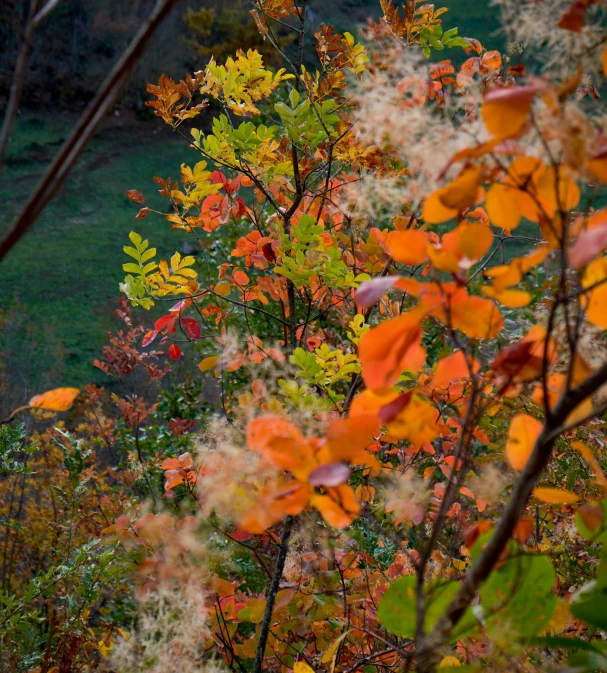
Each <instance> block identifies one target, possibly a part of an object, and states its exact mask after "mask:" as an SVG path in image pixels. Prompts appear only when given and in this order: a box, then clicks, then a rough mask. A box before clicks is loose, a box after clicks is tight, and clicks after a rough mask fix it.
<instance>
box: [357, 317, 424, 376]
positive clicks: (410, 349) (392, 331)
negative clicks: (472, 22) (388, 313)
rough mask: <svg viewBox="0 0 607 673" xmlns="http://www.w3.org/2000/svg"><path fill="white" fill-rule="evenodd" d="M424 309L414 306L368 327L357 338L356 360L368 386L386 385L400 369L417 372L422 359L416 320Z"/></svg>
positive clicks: (420, 333) (419, 332) (400, 372)
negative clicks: (364, 332)
mask: <svg viewBox="0 0 607 673" xmlns="http://www.w3.org/2000/svg"><path fill="white" fill-rule="evenodd" d="M424 314H425V312H424V311H423V310H421V309H419V308H415V309H413V310H411V311H408V312H407V313H403V314H402V315H401V316H399V317H398V318H393V319H392V320H387V321H386V322H383V323H381V324H380V325H378V326H377V327H374V328H373V329H371V330H369V331H368V332H367V333H366V334H365V335H364V336H363V337H362V339H361V341H360V347H359V356H360V361H361V363H362V367H363V379H364V381H365V385H366V386H367V387H368V388H386V387H388V386H390V385H392V384H393V383H394V382H396V381H397V380H398V377H399V376H400V375H401V374H402V372H403V371H404V370H408V371H413V372H417V371H419V370H420V369H421V367H422V366H423V364H424V362H425V361H426V351H425V350H424V348H423V347H422V345H421V341H422V336H423V332H422V329H421V326H420V321H421V319H422V318H423V316H424Z"/></svg>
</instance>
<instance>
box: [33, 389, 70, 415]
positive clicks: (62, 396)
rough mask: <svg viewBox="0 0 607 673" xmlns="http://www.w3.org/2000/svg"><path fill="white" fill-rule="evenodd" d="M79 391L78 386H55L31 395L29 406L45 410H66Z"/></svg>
mask: <svg viewBox="0 0 607 673" xmlns="http://www.w3.org/2000/svg"><path fill="white" fill-rule="evenodd" d="M79 393H80V391H79V390H78V388H55V389H54V390H48V391H47V392H46V393H42V394H41V395H35V396H34V397H32V399H31V400H30V401H29V406H30V407H35V408H36V409H46V410H47V411H67V410H68V409H69V408H70V407H71V406H72V404H74V400H75V399H76V397H77V396H78V395H79Z"/></svg>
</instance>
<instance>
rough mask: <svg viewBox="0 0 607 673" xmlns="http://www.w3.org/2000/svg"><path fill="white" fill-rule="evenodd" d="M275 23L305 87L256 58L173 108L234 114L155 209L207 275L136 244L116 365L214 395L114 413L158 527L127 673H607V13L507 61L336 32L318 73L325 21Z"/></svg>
mask: <svg viewBox="0 0 607 673" xmlns="http://www.w3.org/2000/svg"><path fill="white" fill-rule="evenodd" d="M252 4H253V5H254V8H253V14H254V16H255V20H256V24H257V26H258V29H259V30H260V32H261V33H262V35H263V37H264V38H265V39H266V40H267V41H268V44H270V45H273V46H274V47H277V48H278V51H279V54H281V52H280V45H279V44H277V43H276V38H275V32H274V29H275V28H276V26H277V25H280V26H281V27H282V28H287V27H289V26H290V27H291V28H292V30H293V31H294V35H295V37H296V41H297V44H298V45H299V48H298V50H297V55H296V56H293V58H291V55H290V54H281V56H283V57H284V59H285V60H284V67H283V68H280V69H278V70H274V69H271V68H268V67H267V65H266V64H265V63H264V59H263V58H262V56H261V55H260V54H259V53H258V52H256V51H255V50H253V49H250V50H248V51H247V52H246V53H245V52H244V51H240V50H239V51H238V52H237V53H236V54H235V55H234V56H232V57H229V58H227V59H225V61H224V62H222V63H217V62H216V61H215V60H213V59H211V61H210V62H209V63H208V64H207V65H206V68H204V69H203V70H198V71H197V72H195V73H194V74H193V75H190V74H188V75H186V76H185V78H184V79H183V80H179V81H175V80H174V79H172V78H170V77H168V76H166V75H163V76H162V77H161V79H160V81H159V83H158V86H150V88H149V91H150V93H152V94H153V96H154V97H155V100H154V101H151V102H150V107H151V108H153V109H154V111H155V113H156V114H157V116H158V117H159V118H161V119H162V120H163V121H164V122H165V123H167V124H168V125H169V126H171V128H172V129H173V130H178V131H179V132H180V133H181V132H183V129H182V128H181V127H182V125H183V124H184V123H185V122H187V123H188V124H189V123H190V120H192V119H195V118H196V117H198V116H199V115H201V114H204V115H207V114H209V115H213V112H212V108H211V107H210V106H207V101H208V99H213V100H215V101H216V102H217V103H218V109H221V112H219V113H218V114H217V115H215V116H213V119H212V124H210V125H209V124H205V125H204V127H203V128H206V129H210V130H209V131H208V132H207V131H204V130H201V129H198V128H192V129H191V130H190V132H189V136H188V135H186V136H185V137H186V138H187V142H188V144H189V146H190V149H191V151H192V153H193V155H195V156H196V158H197V161H196V162H195V163H193V165H191V166H188V165H187V164H182V165H181V167H180V171H179V176H178V178H177V179H170V178H162V177H156V178H155V179H154V180H155V183H156V185H157V186H158V187H159V188H160V195H161V197H162V198H164V199H166V203H167V207H166V208H165V209H164V212H163V211H158V210H155V209H152V208H151V207H150V206H148V205H147V202H146V197H145V196H144V194H143V193H142V192H141V191H139V190H129V191H128V192H127V195H128V197H129V198H130V199H131V201H133V202H134V203H137V204H138V206H139V207H140V209H139V212H138V213H137V215H136V220H137V221H138V222H141V221H142V220H144V218H148V217H154V215H160V216H161V218H163V219H164V220H165V221H166V222H167V226H170V227H171V228H172V229H174V230H177V231H178V232H179V234H181V235H187V236H189V237H191V239H192V240H193V244H194V245H196V246H198V247H199V249H200V252H202V253H203V254H201V255H199V257H198V258H196V257H195V256H194V255H186V256H183V255H182V254H180V253H178V252H176V253H174V254H172V255H171V256H170V257H168V259H163V258H162V256H159V255H158V251H157V250H156V249H155V248H154V247H152V246H151V245H150V242H149V241H148V240H146V239H145V238H144V237H143V236H142V235H140V234H138V233H136V232H134V231H132V232H131V233H130V234H129V244H128V245H126V246H125V247H124V253H125V255H126V257H127V259H126V260H125V263H124V265H123V269H124V271H125V272H126V277H125V279H124V282H123V283H121V285H120V289H121V291H122V292H123V294H124V296H125V297H126V299H123V300H122V302H121V305H120V309H119V312H120V313H121V316H122V318H123V320H124V321H125V322H126V324H127V326H128V330H126V331H124V332H122V333H121V334H119V335H117V336H116V337H113V338H112V340H111V346H109V347H108V348H107V349H106V352H105V358H104V362H101V363H98V366H99V367H100V368H101V369H103V371H105V372H106V373H108V374H109V375H111V376H113V377H115V378H116V379H118V380H119V381H120V382H121V384H124V385H127V377H129V376H131V375H132V374H133V373H134V372H135V371H136V370H137V371H145V372H146V373H147V375H148V377H149V378H150V379H151V380H153V381H155V382H157V381H159V380H160V379H161V378H162V377H163V376H164V375H165V373H166V372H167V370H168V369H169V365H168V364H165V363H169V361H172V362H173V363H175V364H173V368H174V371H175V372H176V374H177V377H179V376H180V375H182V376H183V379H182V380H181V381H179V379H177V380H178V384H177V385H174V384H173V388H171V386H169V392H162V393H160V394H159V397H158V400H157V401H155V400H153V399H148V397H145V396H143V395H140V394H136V393H135V392H132V391H131V392H129V394H128V395H127V396H125V397H122V398H119V397H117V396H116V397H114V398H113V399H114V401H115V403H116V405H117V407H118V410H119V411H120V415H121V419H120V420H118V421H116V423H115V428H111V429H110V430H109V432H108V436H110V435H112V436H114V437H117V438H118V439H119V442H118V443H119V444H120V445H121V451H122V453H121V457H122V458H121V460H118V461H116V465H113V466H112V472H111V474H112V475H114V476H115V477H116V478H117V479H119V480H121V482H122V483H123V484H131V485H132V487H133V493H134V494H135V495H136V496H137V503H136V506H134V507H132V508H131V509H130V511H116V514H119V516H116V517H115V520H114V521H112V522H111V523H109V525H108V526H106V527H105V529H104V533H105V534H104V539H105V540H106V542H107V544H108V545H109V546H108V552H107V553H108V554H109V555H110V556H111V557H112V558H113V555H114V554H118V555H119V554H120V553H125V554H128V555H129V558H132V559H133V560H134V561H136V564H135V565H136V573H134V574H133V576H132V579H133V583H134V584H135V585H136V586H137V590H136V591H134V594H133V600H134V602H135V603H136V617H134V618H133V620H132V621H131V623H130V625H129V626H128V628H127V629H126V630H125V633H124V634H120V637H119V638H117V639H116V640H117V641H118V646H116V647H115V650H114V652H113V653H112V656H111V658H110V660H109V663H107V662H106V663H107V665H108V666H110V667H113V669H115V670H118V671H120V673H135V672H140V671H143V670H146V671H152V672H153V673H164V672H165V671H167V670H177V669H178V670H180V671H184V672H187V673H194V672H197V673H200V671H203V670H207V669H208V668H209V667H212V668H213V669H215V668H217V667H224V668H229V669H231V670H233V671H240V673H245V672H247V673H262V671H264V670H271V671H276V672H280V673H290V672H291V671H294V673H312V672H317V673H321V672H322V673H324V672H326V673H356V672H357V671H359V670H364V671H366V672H367V673H375V672H376V671H380V672H381V673H386V672H394V673H396V671H401V670H406V671H408V670H415V671H418V672H419V673H434V672H435V671H436V670H437V669H441V670H442V669H444V670H449V669H452V668H462V670H491V671H496V672H497V671H502V670H520V671H523V670H528V669H529V667H533V668H534V669H542V670H546V671H552V670H555V671H556V670H564V669H566V670H576V671H580V672H581V671H583V672H584V673H586V672H588V673H589V672H590V671H593V670H604V669H607V650H606V649H605V647H604V643H603V642H602V641H601V639H600V632H601V630H604V629H607V620H606V618H605V613H604V601H605V593H606V587H607V555H606V554H605V552H604V550H603V545H604V543H605V541H607V499H606V494H607V479H606V477H605V475H604V465H603V463H604V462H605V440H604V435H605V414H606V413H607V404H606V402H605V392H604V386H605V384H607V357H606V352H605V348H604V345H605V343H606V335H605V330H606V329H607V318H606V316H607V257H606V256H605V250H606V249H607V211H606V210H605V209H604V208H603V207H602V203H603V202H604V201H603V199H604V196H605V195H604V191H605V186H606V185H607V151H606V150H605V147H606V141H605V133H604V128H603V121H604V118H605V109H604V107H603V104H602V102H601V101H600V98H599V97H598V93H597V89H596V87H595V85H594V84H593V81H597V82H598V78H601V81H602V79H603V78H605V77H606V76H607V49H606V48H605V46H604V43H605V34H606V32H607V23H606V21H607V19H606V18H605V15H604V12H602V11H601V10H600V6H599V3H594V2H577V1H575V2H570V0H537V1H536V2H527V1H526V0H499V4H500V5H501V6H503V7H504V9H505V12H504V16H505V20H506V24H507V25H506V28H507V30H508V31H509V32H511V33H512V34H513V35H514V36H515V37H516V38H517V39H519V40H520V43H515V44H513V45H512V48H511V49H510V54H509V55H502V54H500V53H498V52H497V51H494V50H486V49H485V48H484V47H483V45H482V44H481V43H480V42H478V41H477V40H475V39H472V38H470V39H462V38H461V37H459V36H458V35H457V31H456V29H450V30H444V28H443V20H444V19H443V18H442V17H443V15H444V14H445V11H446V10H445V8H438V9H436V8H434V6H432V5H421V4H420V3H419V2H417V1H416V0H410V1H409V2H407V3H406V4H405V5H404V6H403V7H402V8H399V7H397V6H396V5H395V4H394V3H393V2H392V1H391V0H381V5H382V8H383V11H384V15H385V16H384V19H383V20H382V21H381V22H379V23H372V22H371V23H369V24H368V26H367V27H366V38H367V46H365V45H364V44H362V43H360V42H357V40H356V39H355V38H354V36H353V35H351V34H350V33H344V34H338V33H336V32H335V31H334V29H333V28H331V27H329V26H321V27H319V29H318V30H317V31H316V32H315V33H314V36H313V39H314V42H315V49H316V53H317V56H318V65H317V69H316V68H315V69H312V70H310V69H309V68H308V65H307V64H304V62H303V60H302V59H303V55H304V54H305V53H306V50H305V47H306V40H308V39H309V38H310V31H309V30H307V27H309V26H307V22H309V20H310V16H309V14H308V13H307V12H306V11H305V9H306V7H305V2H302V1H301V0H255V2H254V3H252ZM538 17H541V21H542V23H541V25H539V24H537V21H538V20H539V18H538ZM533 21H536V24H533ZM530 26H531V27H532V29H531V28H530ZM555 35H556V36H557V37H556V38H555ZM524 44H527V45H530V46H533V45H538V44H549V45H550V46H551V47H552V48H553V49H552V50H551V52H550V53H549V54H547V53H540V54H539V56H538V58H537V59H536V60H534V61H529V62H528V63H526V64H523V63H521V62H519V61H520V59H518V57H519V56H520V55H521V53H522V46H524ZM446 49H450V50H452V51H450V52H448V54H449V56H450V58H449V59H445V60H443V61H441V62H440V63H433V64H432V65H429V63H428V61H426V60H425V59H426V57H428V56H429V55H431V54H432V53H433V52H441V55H444V54H445V50H446ZM461 50H463V51H461ZM555 54H556V57H555ZM515 56H516V58H514V57H515ZM293 59H295V60H293ZM138 226H145V225H144V224H141V225H138ZM127 301H128V302H130V306H132V307H134V308H136V309H137V310H139V309H142V311H141V313H143V311H144V310H149V309H151V308H152V307H154V306H157V305H160V306H162V307H164V308H163V310H162V313H163V314H162V315H160V316H156V320H155V322H154V324H153V325H152V324H150V325H149V328H148V329H144V328H143V327H141V326H134V325H133V324H132V317H131V313H130V309H129V308H128V307H127ZM195 361H197V362H198V366H197V367H196V366H194V362H195ZM174 380H175V379H174ZM150 392H151V387H150V388H149V389H148V394H149V393H150ZM69 395H70V393H69V392H67V391H66V390H65V389H63V390H60V391H51V392H50V393H49V394H46V395H42V396H40V397H38V398H34V400H32V401H31V402H30V406H34V407H43V406H44V405H45V404H47V405H51V408H52V405H54V406H55V408H56V409H57V410H58V409H59V408H60V407H61V408H64V406H65V405H64V404H62V403H61V401H62V400H63V399H64V398H68V397H69ZM149 397H153V395H149ZM47 408H49V407H47ZM98 422H99V421H98ZM196 424H197V427H198V431H197V433H196V434H195V433H194V428H195V427H196ZM100 425H102V423H100ZM85 431H86V430H85ZM95 432H97V431H95ZM102 434H103V433H102ZM65 439H66V438H64V440H65ZM64 440H62V441H64ZM115 444H116V442H115V441H114V440H112V441H109V443H108V446H114V445H115ZM74 446H79V445H78V444H76V445H74ZM78 450H80V449H78ZM65 451H66V453H65V456H66V457H65V461H66V462H65V465H66V469H67V470H68V473H70V470H72V469H75V468H74V467H73V466H74V465H81V464H82V460H81V458H77V456H78V455H81V454H78V452H77V451H76V449H75V448H74V449H70V450H68V449H65ZM68 458H69V461H70V462H69V465H72V467H71V468H70V467H68V462H67V461H68ZM79 469H80V468H79ZM163 473H164V488H163V483H162V482H163ZM78 474H79V477H78V482H80V481H81V475H82V471H80V472H79V473H78ZM70 483H71V482H70ZM79 488H80V485H78V486H76V487H75V491H74V493H76V491H78V489H79ZM114 504H116V503H114ZM116 509H117V510H120V509H121V508H120V507H118V506H117V507H116ZM119 550H122V551H119ZM117 558H119V556H118V557H117ZM114 600H116V599H114ZM47 621H48V620H47ZM113 624H114V625H115V626H116V627H118V626H120V627H122V625H123V623H122V622H120V620H116V621H115V622H113ZM126 631H128V633H126ZM127 636H128V638H127ZM110 640H111V643H112V644H114V642H115V641H114V634H113V633H112V635H111V637H110ZM104 642H105V641H104ZM100 647H101V646H100ZM103 647H104V648H105V649H108V648H109V645H103ZM67 649H68V650H69V646H67ZM69 651H71V650H69ZM464 666H465V667H466V668H465V669H464Z"/></svg>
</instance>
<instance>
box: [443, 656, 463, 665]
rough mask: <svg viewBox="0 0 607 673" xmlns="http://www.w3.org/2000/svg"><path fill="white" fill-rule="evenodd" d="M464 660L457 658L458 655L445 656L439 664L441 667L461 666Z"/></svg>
mask: <svg viewBox="0 0 607 673" xmlns="http://www.w3.org/2000/svg"><path fill="white" fill-rule="evenodd" d="M461 665H462V662H461V661H460V660H459V659H458V658H457V657H443V658H442V659H441V662H440V664H439V665H438V667H439V668H447V667H449V668H450V667H451V666H461Z"/></svg>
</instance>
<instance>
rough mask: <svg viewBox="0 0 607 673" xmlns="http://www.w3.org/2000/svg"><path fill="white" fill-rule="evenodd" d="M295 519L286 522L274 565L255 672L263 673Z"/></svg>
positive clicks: (254, 667) (256, 655) (254, 666)
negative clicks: (273, 616) (275, 606)
mask: <svg viewBox="0 0 607 673" xmlns="http://www.w3.org/2000/svg"><path fill="white" fill-rule="evenodd" d="M294 521H295V519H294V517H292V516H290V517H288V518H287V520H286V522H285V528H284V531H283V534H282V540H281V542H280V549H279V550H278V557H277V559H276V566H275V567H274V574H273V575H272V581H271V582H270V588H269V589H268V596H267V598H266V609H265V612H264V613H263V621H262V622H261V631H260V632H259V641H258V643H257V650H256V652H255V664H254V665H253V673H261V672H262V670H263V659H264V655H265V651H266V645H267V644H268V636H269V635H270V627H271V625H272V613H273V612H274V605H275V604H276V594H277V593H278V589H279V587H280V580H281V579H282V573H283V571H284V569H285V561H286V560H287V552H288V551H289V541H290V539H291V533H292V532H293V523H294Z"/></svg>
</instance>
